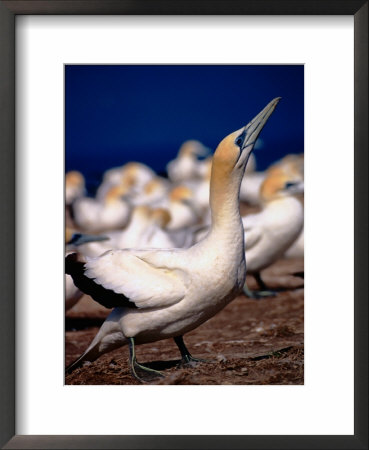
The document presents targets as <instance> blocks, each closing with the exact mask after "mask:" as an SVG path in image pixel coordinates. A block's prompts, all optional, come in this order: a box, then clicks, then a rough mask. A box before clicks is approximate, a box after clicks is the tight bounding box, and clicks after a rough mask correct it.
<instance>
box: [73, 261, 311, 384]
mask: <svg viewBox="0 0 369 450" xmlns="http://www.w3.org/2000/svg"><path fill="white" fill-rule="evenodd" d="M301 271H303V260H302V259H298V260H296V259H295V260H280V261H277V262H276V263H275V264H273V265H272V266H271V267H269V268H268V269H266V270H265V271H263V273H262V276H263V280H264V281H265V282H266V284H267V285H268V287H269V288H270V289H277V290H279V291H278V293H277V295H276V296H275V297H269V298H264V299H262V300H253V299H249V298H246V297H245V296H243V295H242V296H239V297H237V298H236V299H235V300H234V301H233V302H231V303H230V304H229V305H228V306H227V307H226V308H225V309H224V310H223V311H221V312H220V313H219V314H217V315H216V316H215V317H213V318H212V319H210V320H209V321H208V322H206V323H204V324H203V325H202V326H200V327H199V328H197V329H196V330H193V331H192V332H191V333H188V334H187V335H185V342H186V345H187V347H188V349H189V350H190V352H191V353H192V354H193V355H194V356H196V357H199V358H204V359H210V360H212V362H208V363H199V364H197V365H196V366H195V367H190V368H179V367H177V365H176V364H177V363H178V362H179V351H178V349H177V347H176V345H175V343H174V341H173V340H172V339H170V340H165V341H160V342H155V343H153V344H145V345H141V346H137V348H136V349H137V359H138V361H140V362H141V363H143V364H145V365H147V366H149V367H152V368H154V369H158V370H161V371H163V372H164V374H165V377H164V378H159V379H158V378H156V379H155V380H151V381H149V382H150V383H151V384H303V383H304V288H303V279H301V278H300V277H297V276H294V275H293V274H294V273H296V272H301ZM248 284H249V286H250V288H256V284H255V282H254V280H253V278H252V277H249V276H248ZM108 313H109V310H107V309H105V308H103V307H102V306H100V305H99V304H97V303H96V302H94V301H93V300H91V299H90V298H89V297H87V296H85V297H83V298H82V299H81V301H80V302H79V303H78V304H77V305H75V307H74V308H72V309H71V310H70V311H68V313H67V317H66V330H67V331H66V338H65V363H66V365H68V364H70V363H71V362H72V361H74V360H75V359H76V358H77V357H78V356H79V355H80V354H81V353H82V352H83V351H84V350H85V349H86V347H87V346H88V344H89V343H90V342H91V340H92V339H93V337H94V336H95V334H96V333H97V331H98V327H99V326H100V325H101V323H102V321H103V320H104V318H105V317H106V316H107V314H108ZM65 383H66V384H139V382H138V381H137V380H136V379H134V378H133V377H132V376H131V373H130V369H129V365H128V348H127V347H122V348H120V349H118V350H115V351H113V352H111V353H108V354H105V355H103V356H102V357H100V358H99V359H98V360H97V361H95V362H93V363H89V364H87V365H85V366H83V367H81V368H79V369H76V370H75V371H74V372H72V373H71V374H68V375H66V378H65Z"/></svg>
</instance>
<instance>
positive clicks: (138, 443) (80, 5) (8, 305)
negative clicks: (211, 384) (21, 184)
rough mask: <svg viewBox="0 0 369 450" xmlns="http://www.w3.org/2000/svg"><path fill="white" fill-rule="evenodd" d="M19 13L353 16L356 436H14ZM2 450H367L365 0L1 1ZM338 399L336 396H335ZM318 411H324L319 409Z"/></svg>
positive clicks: (366, 88) (366, 103) (366, 64)
mask: <svg viewBox="0 0 369 450" xmlns="http://www.w3.org/2000/svg"><path fill="white" fill-rule="evenodd" d="M20 14H32V15H34V14H69V15H74V14H89V15H91V14H98V15H103V14H113V15H116V14H123V15H131V14H138V15H140V14H147V15H159V14H160V15H168V14H175V15H176V14H187V15H199V14H204V15H231V14H236V15H253V14H258V15H267V14H268V15H308V14H309V15H325V14H329V15H342V14H345V15H352V16H353V17H354V42H355V49H354V59H355V76H354V80H355V89H354V101H355V107H354V114H355V130H354V138H355V157H354V158H355V159H354V163H355V186H354V188H355V199H354V207H355V216H354V218H355V226H354V230H355V240H354V251H355V257H354V264H355V266H354V270H355V275H354V282H355V289H354V297H355V298H354V304H355V314H354V318H355V350H354V356H355V365H354V370H355V373H354V383H355V389H354V400H355V408H354V409H355V415H354V424H355V426H354V430H355V431H354V435H352V436H351V435H349V436H329V435H325V436H298V435H297V436H294V435H287V436H247V435H244V436H242V435H240V436H133V435H125V436H46V435H43V436H28V435H26V436H19V435H15V400H16V393H15V376H16V368H15V327H16V323H15V292H16V285H17V283H20V282H21V280H16V278H15V267H16V259H15V250H16V242H15V226H16V217H15V210H16V208H15V163H16V157H15V139H16V136H15V95H16V93H15V17H16V16H17V15H20ZM0 61H1V63H0V198H1V201H0V217H1V220H0V249H1V256H2V257H1V258H0V274H1V277H0V292H1V294H2V295H1V297H2V298H1V301H0V351H1V357H0V374H1V375H0V376H1V383H0V399H1V401H0V445H2V446H3V447H2V448H7V449H14V448H17V449H25V448H27V449H31V448H38V449H42V448H45V449H46V448H47V449H51V448H55V449H57V448H66V449H72V448H74V449H95V448H106V449H118V448H119V449H131V448H135V449H158V448H161V449H187V448H188V449H220V448H228V449H243V448H247V449H292V448H293V449H367V448H368V273H369V272H368V1H365V0H175V1H173V0H135V1H132V0H42V1H34V0H26V1H21V0H11V1H0ZM337 395H339V394H337ZM317 407H319V406H318V405H317Z"/></svg>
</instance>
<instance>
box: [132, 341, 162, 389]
mask: <svg viewBox="0 0 369 450" xmlns="http://www.w3.org/2000/svg"><path fill="white" fill-rule="evenodd" d="M129 362H130V366H131V372H132V375H133V376H134V377H135V378H136V379H137V380H138V381H141V382H143V383H145V380H143V379H142V378H140V377H139V376H138V375H137V372H136V369H140V370H142V371H144V372H149V373H150V374H156V375H159V376H161V377H163V376H164V375H163V373H162V372H159V371H158V370H154V369H150V367H146V366H143V365H142V364H140V363H139V362H137V359H136V352H135V340H134V338H132V337H131V338H129Z"/></svg>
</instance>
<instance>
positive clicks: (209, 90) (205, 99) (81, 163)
mask: <svg viewBox="0 0 369 450" xmlns="http://www.w3.org/2000/svg"><path fill="white" fill-rule="evenodd" d="M274 97H282V100H281V101H280V103H279V105H278V107H277V109H276V110H275V112H274V113H273V115H272V116H271V118H270V119H269V121H268V123H267V125H266V126H265V128H264V129H263V131H262V133H261V135H260V137H261V139H262V141H263V146H262V147H261V148H259V149H258V150H256V151H255V156H256V158H257V163H258V169H264V168H265V167H266V166H267V165H269V164H270V163H271V162H272V161H275V160H276V159H278V158H280V157H281V156H283V155H285V154H287V153H300V152H302V151H303V150H304V68H303V66H302V65H273V66H269V65H263V66H248V65H241V66H240V65H233V66H229V65H111V66H105V65H100V66H93V65H82V66H79V65H67V66H66V67H65V146H66V149H65V150H66V151H65V158H66V170H67V171H68V170H71V169H77V170H80V171H81V172H82V173H84V174H85V176H87V178H88V179H89V182H90V184H91V183H92V184H93V183H94V182H95V183H96V182H97V181H98V180H99V177H100V176H101V174H102V172H103V171H104V170H106V169H108V168H110V167H113V166H117V165H122V164H124V163H126V162H128V161H131V160H133V161H140V162H144V163H146V164H148V165H149V166H151V167H152V168H153V169H155V170H156V171H159V172H160V171H162V170H164V169H165V165H166V163H167V162H168V161H169V160H170V159H173V158H174V157H175V156H176V154H177V151H178V148H179V146H180V145H181V143H182V142H183V141H184V140H187V139H198V140H200V141H201V142H203V143H204V144H205V145H206V146H208V147H210V148H212V149H215V147H216V146H217V144H218V143H219V142H220V140H221V139H223V137H224V136H226V135H227V134H229V133H230V132H232V131H234V130H236V129H238V128H240V127H241V126H243V125H246V123H247V122H249V121H250V120H251V119H252V118H253V117H254V116H255V115H256V114H257V113H258V112H259V111H260V110H261V109H262V108H264V106H265V105H266V104H267V103H268V102H269V101H270V100H272V99H273V98H274Z"/></svg>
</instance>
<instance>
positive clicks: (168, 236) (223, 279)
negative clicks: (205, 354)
mask: <svg viewBox="0 0 369 450" xmlns="http://www.w3.org/2000/svg"><path fill="white" fill-rule="evenodd" d="M279 100H280V98H275V99H274V100H272V101H271V102H270V103H269V104H268V105H267V106H266V107H265V108H264V109H263V110H262V111H261V112H260V113H259V114H258V115H257V116H256V117H255V118H254V119H253V120H252V121H251V122H249V123H248V124H247V125H246V126H244V127H242V128H241V129H239V130H237V131H234V132H233V133H231V134H229V135H228V136H227V137H225V138H224V139H223V140H222V141H221V142H220V144H219V145H218V147H217V149H216V151H215V152H214V155H213V157H212V158H211V157H209V156H208V157H207V158H206V159H199V158H198V155H201V156H206V155H208V154H209V149H207V148H206V147H204V146H203V145H202V144H201V143H199V142H197V141H188V142H186V143H185V144H183V145H182V147H181V149H180V151H179V154H178V157H177V158H176V159H175V160H173V161H171V162H170V163H169V164H168V166H167V171H168V179H166V178H162V177H158V176H157V175H156V174H155V172H153V171H152V170H151V169H150V168H148V167H147V166H145V165H143V164H140V163H128V164H126V165H125V166H123V167H120V168H114V169H111V170H109V171H107V172H106V173H105V174H104V177H103V182H102V184H101V185H100V187H99V188H98V190H97V194H96V198H94V199H93V198H88V197H85V187H84V180H83V176H78V175H76V172H72V173H68V174H67V176H66V192H67V195H66V199H67V205H68V211H70V217H69V221H70V222H71V223H73V225H74V227H75V228H76V229H78V231H79V232H80V233H81V234H80V235H79V238H78V239H70V237H67V243H68V246H67V248H66V263H65V268H66V274H67V275H66V288H67V292H66V295H67V296H68V298H69V296H70V298H71V299H72V300H66V302H67V301H69V302H70V304H74V303H75V301H78V298H79V297H78V296H81V295H82V293H85V294H88V295H90V296H91V297H92V298H93V299H94V300H96V301H97V302H99V303H100V304H102V305H104V306H105V307H107V308H113V310H112V312H111V313H110V315H109V316H108V317H107V319H106V320H105V322H104V323H103V325H102V326H101V328H100V330H99V332H98V333H97V335H96V336H95V338H94V339H93V341H92V342H91V344H90V345H89V347H88V348H87V350H86V351H85V352H84V353H83V354H82V355H81V356H80V357H79V358H78V359H77V360H76V361H75V362H74V363H72V364H71V365H70V366H69V367H68V368H67V369H66V370H67V372H70V371H72V370H73V369H74V368H76V367H79V366H80V365H81V364H82V363H83V362H84V361H94V360H96V359H97V358H98V357H99V356H101V355H102V354H104V353H106V352H109V351H111V350H114V349H116V348H118V347H121V346H122V345H128V346H129V352H130V367H131V371H132V374H133V375H134V376H135V377H136V378H137V379H138V380H140V381H143V379H142V377H141V376H140V373H151V374H154V375H162V374H161V373H160V372H157V371H155V370H153V369H151V368H148V367H145V366H143V365H142V364H140V363H139V362H138V361H137V360H136V356H135V355H136V353H135V345H137V344H143V343H149V342H155V341H158V340H162V339H167V338H173V339H174V341H175V342H176V344H177V346H178V348H179V351H180V353H181V357H182V363H186V364H188V363H191V362H194V361H198V360H197V359H196V358H194V357H193V356H192V355H191V354H190V352H189V351H188V349H187V348H186V346H185V344H184V342H183V335H184V334H186V333H188V332H189V331H191V330H193V329H195V328H196V327H198V326H199V325H201V324H202V323H204V322H205V321H207V320H208V319H210V318H211V317H213V316H214V315H215V314H216V313H217V312H219V311H220V310H222V309H223V308H224V307H225V306H226V305H227V304H228V303H229V302H231V301H232V300H233V299H234V298H235V297H237V296H238V295H239V294H240V293H241V292H242V291H244V292H245V293H246V294H247V295H249V296H254V295H255V293H252V292H251V291H250V290H249V289H248V287H247V286H246V284H245V280H246V272H249V273H252V274H254V276H255V278H256V280H257V281H258V282H259V283H260V284H261V288H263V287H264V286H263V283H262V280H261V277H260V271H261V270H263V269H264V268H266V267H268V266H269V265H270V264H272V263H273V262H275V261H276V260H277V259H278V258H280V257H282V256H283V255H284V254H285V253H286V252H287V251H288V249H289V248H290V247H291V246H293V244H294V242H296V241H297V240H298V239H299V236H300V235H301V234H302V233H303V230H302V228H303V206H302V202H301V200H299V199H297V198H295V195H296V194H300V193H302V192H303V159H302V157H301V156H300V155H295V156H294V157H293V156H291V157H290V158H284V159H282V160H281V161H278V162H277V163H275V164H274V165H273V166H271V167H270V169H268V170H267V171H265V172H260V173H257V178H258V180H257V183H258V185H259V188H258V189H259V190H258V196H257V201H256V200H253V201H251V203H254V204H255V203H258V204H259V205H260V207H261V211H260V212H259V213H256V214H252V215H247V216H245V217H241V215H240V210H239V202H240V188H241V187H242V185H244V184H245V183H246V180H247V177H250V176H251V175H252V174H253V173H256V172H254V168H255V161H254V159H253V155H252V154H251V152H252V150H253V148H254V144H255V142H256V140H257V138H258V136H259V134H260V132H261V130H262V128H263V127H264V125H265V123H266V122H267V120H268V119H269V117H270V115H271V114H272V112H273V111H274V109H275V107H276V106H277V104H278V102H279ZM248 161H250V162H251V163H252V169H251V170H250V169H249V170H248V171H247V170H245V169H246V166H247V164H248ZM83 233H101V235H98V236H90V237H89V236H85V235H84V234H83ZM302 235H303V234H302ZM73 250H74V252H73ZM71 280H73V285H72V284H71ZM261 295H265V292H263V293H261ZM77 297H78V298H77ZM76 298H77V300H75V299H76ZM73 302H74V303H73Z"/></svg>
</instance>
